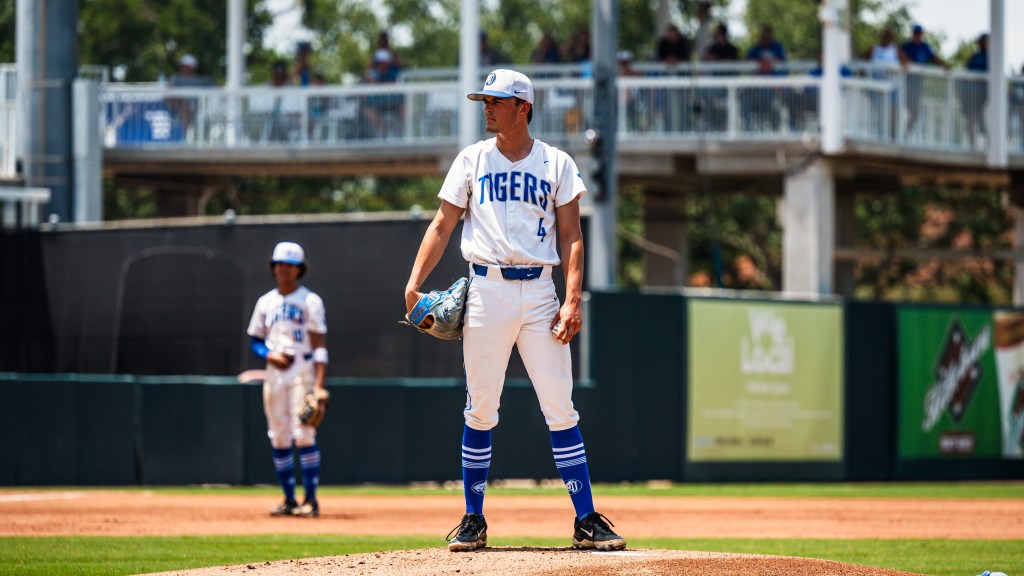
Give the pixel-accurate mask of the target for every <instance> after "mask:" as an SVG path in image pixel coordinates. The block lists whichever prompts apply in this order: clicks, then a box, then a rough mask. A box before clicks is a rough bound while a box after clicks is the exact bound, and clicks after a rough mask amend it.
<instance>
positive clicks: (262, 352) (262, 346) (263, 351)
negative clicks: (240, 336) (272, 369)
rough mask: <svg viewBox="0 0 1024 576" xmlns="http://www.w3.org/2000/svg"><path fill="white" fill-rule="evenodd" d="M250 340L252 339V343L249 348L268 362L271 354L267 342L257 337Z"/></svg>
mask: <svg viewBox="0 0 1024 576" xmlns="http://www.w3.org/2000/svg"><path fill="white" fill-rule="evenodd" d="M250 338H252V342H251V343H250V344H249V347H250V348H252V353H253V354H255V355H257V356H259V357H260V358H262V359H264V360H266V359H267V353H268V352H270V349H269V348H267V342H266V341H265V340H264V339H263V338H257V337H255V336H250Z"/></svg>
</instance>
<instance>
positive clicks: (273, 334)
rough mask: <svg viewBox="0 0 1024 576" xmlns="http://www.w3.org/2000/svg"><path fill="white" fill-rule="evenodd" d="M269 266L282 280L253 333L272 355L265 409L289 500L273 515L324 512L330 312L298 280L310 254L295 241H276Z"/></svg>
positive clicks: (257, 345) (261, 304)
mask: <svg viewBox="0 0 1024 576" xmlns="http://www.w3.org/2000/svg"><path fill="white" fill-rule="evenodd" d="M270 270H271V272H272V273H273V275H274V279H275V280H276V281H277V287H276V288H274V289H273V290H271V291H270V292H267V293H266V294H264V295H263V296H261V297H260V299H259V300H258V301H257V302H256V309H255V310H254V311H253V314H252V320H251V321H250V322H249V330H248V333H249V336H250V337H251V339H252V351H253V352H254V353H255V354H256V355H257V356H259V357H260V358H262V359H264V360H266V361H267V368H266V378H265V379H264V381H263V411H264V413H265V414H266V416H267V436H269V437H270V444H271V446H272V447H273V449H274V469H275V470H276V471H277V477H278V480H279V482H280V483H281V488H282V490H284V502H283V503H282V504H281V505H280V506H278V507H277V508H275V509H273V510H272V511H271V512H270V514H271V515H273V516H307V517H317V516H319V515H320V505H319V503H318V502H317V499H316V488H317V485H318V484H319V482H320V450H319V448H318V447H317V444H316V426H317V425H318V424H319V423H320V420H321V419H322V418H323V410H324V409H325V408H326V403H327V399H328V398H329V397H330V396H329V394H327V390H326V389H325V388H324V373H325V372H326V367H327V348H325V347H324V343H325V340H326V334H327V318H326V312H325V310H324V303H323V300H321V299H320V297H319V296H317V295H316V294H315V293H314V292H312V291H311V290H310V289H309V288H306V287H305V286H302V285H300V284H299V278H301V277H302V276H303V275H304V274H305V273H306V256H305V253H304V252H303V250H302V247H301V246H299V245H298V244H296V243H294V242H281V243H279V244H278V245H277V246H275V247H274V253H273V256H272V257H271V259H270ZM293 445H294V446H295V447H297V448H298V452H299V461H300V462H299V464H300V466H301V467H302V481H303V486H304V488H305V500H304V502H303V503H302V505H301V506H300V505H299V503H298V502H297V501H296V500H295V458H294V456H293V453H292V446H293Z"/></svg>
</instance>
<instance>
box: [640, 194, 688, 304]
mask: <svg viewBox="0 0 1024 576" xmlns="http://www.w3.org/2000/svg"><path fill="white" fill-rule="evenodd" d="M688 233H689V226H688V225H687V223H686V197H685V196H684V195H682V194H673V193H664V192H655V191H646V192H645V194H644V239H645V240H647V241H648V242H650V246H648V247H646V248H645V249H644V286H675V287H680V286H685V285H686V279H687V278H688V277H689V275H690V270H689V268H690V241H689V238H688Z"/></svg>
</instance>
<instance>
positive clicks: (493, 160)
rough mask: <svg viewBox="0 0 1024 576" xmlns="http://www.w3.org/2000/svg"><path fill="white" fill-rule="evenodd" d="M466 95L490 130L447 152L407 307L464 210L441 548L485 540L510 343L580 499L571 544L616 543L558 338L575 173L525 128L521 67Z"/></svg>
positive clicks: (571, 312) (576, 240)
mask: <svg viewBox="0 0 1024 576" xmlns="http://www.w3.org/2000/svg"><path fill="white" fill-rule="evenodd" d="M468 98H469V99H470V100H477V101H482V102H483V103H484V118H485V120H486V127H487V132H489V133H491V134H494V135H495V137H494V138H491V139H489V140H484V141H481V142H477V143H476V144H473V145H471V146H468V147H467V148H466V149H464V150H463V151H462V152H460V153H459V155H458V157H456V159H455V161H454V162H453V163H452V166H451V168H450V170H449V171H448V176H447V177H446V178H445V181H444V184H443V185H442V186H441V191H440V192H439V193H438V197H439V198H440V199H441V206H440V209H439V210H438V211H437V215H436V216H435V217H434V220H433V222H431V224H430V226H429V227H428V228H427V232H426V234H425V236H424V238H423V241H422V243H421V244H420V248H419V252H418V253H417V254H416V260H415V262H414V264H413V267H412V272H411V274H410V276H409V281H408V284H407V285H406V288H405V303H406V309H407V310H408V311H410V313H411V312H412V311H413V310H414V308H415V306H416V305H417V303H418V302H419V301H420V298H421V297H422V296H423V294H422V293H421V291H420V287H421V286H422V284H423V282H424V281H425V280H426V278H427V276H428V275H429V274H430V272H431V271H432V270H433V269H434V267H435V266H436V265H437V262H438V261H439V260H440V258H441V255H442V253H443V252H444V248H445V246H446V245H447V243H448V240H449V238H450V236H451V233H452V230H453V229H454V228H455V225H456V223H458V221H459V219H460V218H461V217H462V216H463V215H465V217H466V218H465V224H464V226H463V229H462V255H463V257H464V258H465V259H466V260H467V261H468V262H469V278H470V284H469V289H468V293H467V296H466V305H465V311H464V313H463V317H462V321H463V326H462V342H463V356H464V363H465V369H466V386H467V395H466V398H467V400H466V408H465V411H464V415H465V427H464V429H463V437H462V479H463V483H464V489H465V496H466V514H465V516H463V518H462V521H461V522H460V524H459V526H457V527H456V528H455V529H453V530H452V533H454V534H455V536H454V537H451V536H452V535H451V534H449V535H448V536H449V537H450V540H449V541H448V549H449V550H452V551H465V550H475V549H477V548H481V547H484V546H486V545H487V522H486V521H485V520H484V513H483V501H484V492H485V491H486V487H487V472H488V469H489V468H490V463H491V429H492V428H494V427H495V426H496V425H497V424H498V404H499V401H500V399H501V392H502V387H503V385H504V381H505V370H506V368H507V367H508V360H509V355H510V354H511V353H512V346H513V345H515V346H517V347H518V349H519V354H520V355H521V356H522V358H523V362H524V363H525V364H526V369H527V372H528V373H529V375H530V380H531V381H532V382H533V387H534V390H535V391H536V394H537V398H538V400H539V401H540V406H541V410H542V411H543V414H544V420H545V422H546V423H547V425H548V428H549V429H550V431H551V448H552V452H553V454H554V459H555V466H556V467H557V468H558V472H559V474H560V475H561V477H562V480H563V481H564V482H565V486H566V488H567V489H568V491H569V496H570V498H571V499H572V503H573V506H574V508H575V509H576V518H575V521H574V524H573V528H574V532H573V537H572V545H573V546H574V547H576V548H585V549H593V548H596V549H599V550H620V549H622V548H624V547H625V546H626V541H625V540H624V539H623V538H621V537H620V536H618V535H617V534H615V532H613V531H612V529H611V527H610V526H611V523H610V522H608V520H607V518H605V517H604V516H603V515H601V514H599V513H598V512H595V511H594V503H593V497H592V496H591V489H590V474H589V472H588V469H587V456H586V450H585V449H584V446H583V437H582V435H581V434H580V429H579V427H578V426H577V421H578V420H579V414H578V413H577V412H576V410H575V409H574V408H573V403H572V386H573V382H572V365H571V364H572V360H571V357H570V355H569V347H568V346H566V344H568V343H569V341H570V340H572V338H573V337H574V336H575V335H576V333H577V332H579V330H580V327H581V326H582V325H583V315H582V311H581V297H580V291H581V289H582V282H583V237H582V232H581V229H580V207H579V200H580V197H581V196H582V195H583V194H584V192H586V190H585V188H584V184H583V180H582V179H581V178H580V174H579V171H578V170H577V168H576V163H575V162H574V161H573V159H572V158H571V157H570V156H569V155H568V154H566V153H565V152H563V151H561V150H558V149H557V148H554V147H552V146H549V145H547V144H545V143H544V142H541V141H539V140H536V139H534V138H532V137H531V136H530V132H529V127H528V125H529V123H530V120H531V119H532V118H533V104H534V92H533V84H532V83H531V82H530V79H529V78H527V77H526V76H525V75H524V74H521V73H519V72H515V71H513V70H503V69H499V70H495V71H493V72H491V73H490V74H489V75H488V76H487V79H486V80H485V82H484V87H483V90H481V91H479V92H473V93H472V94H469V95H468ZM556 242H557V243H559V247H560V248H561V254H562V259H561V260H560V259H559V255H558V251H557V250H556V246H555V243H556ZM558 264H562V271H563V273H564V275H565V285H566V290H565V292H566V293H565V302H564V303H559V301H558V296H557V295H556V294H555V285H554V283H553V282H552V280H551V274H552V268H553V267H554V266H556V265H558Z"/></svg>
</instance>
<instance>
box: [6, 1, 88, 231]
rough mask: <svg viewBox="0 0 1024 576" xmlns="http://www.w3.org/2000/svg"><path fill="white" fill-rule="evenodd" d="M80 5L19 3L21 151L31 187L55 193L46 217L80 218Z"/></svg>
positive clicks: (24, 171)
mask: <svg viewBox="0 0 1024 576" xmlns="http://www.w3.org/2000/svg"><path fill="white" fill-rule="evenodd" d="M78 4H79V3H78V2H46V1H45V0H18V1H17V18H18V19H17V26H16V27H15V28H16V31H15V32H16V38H17V40H16V42H17V46H16V52H15V59H16V60H17V66H18V107H19V111H20V114H19V116H20V117H19V119H18V137H19V139H20V140H21V142H20V143H19V146H18V150H19V153H20V154H21V158H20V160H21V165H22V172H23V175H24V180H25V185H26V186H28V187H41V188H49V189H50V191H51V192H52V194H51V196H50V202H49V204H48V205H47V206H46V213H47V214H52V215H55V216H56V217H57V218H58V219H59V220H60V221H61V222H69V221H71V219H72V217H73V216H74V206H73V184H74V182H73V180H74V174H73V168H74V167H73V166H72V161H73V158H72V150H71V142H72V131H71V83H72V81H73V80H74V79H75V76H77V74H78V43H77V40H78V36H77V26H78Z"/></svg>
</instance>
